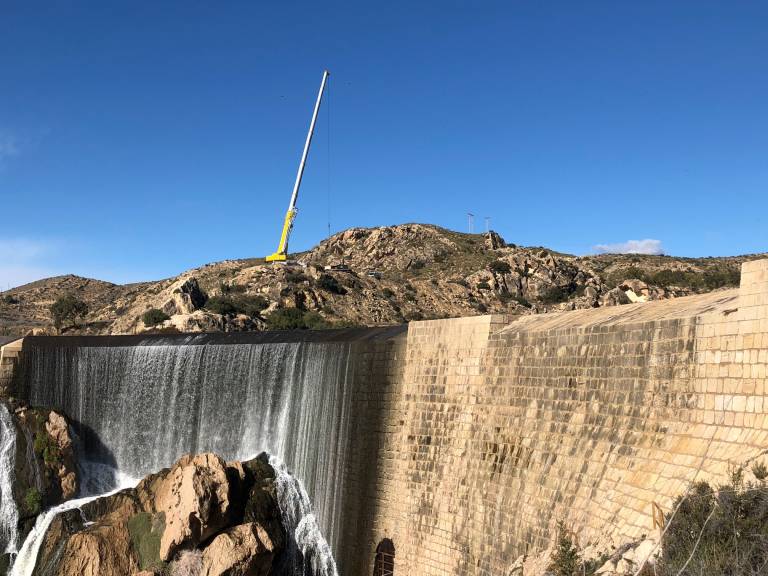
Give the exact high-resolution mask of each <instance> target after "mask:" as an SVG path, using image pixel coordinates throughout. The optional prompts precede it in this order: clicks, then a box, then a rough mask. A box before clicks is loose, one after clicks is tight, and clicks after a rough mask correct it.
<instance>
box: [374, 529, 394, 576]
mask: <svg viewBox="0 0 768 576" xmlns="http://www.w3.org/2000/svg"><path fill="white" fill-rule="evenodd" d="M394 574H395V544H394V543H393V542H392V540H390V539H389V538H384V540H382V541H381V542H379V545H378V546H376V561H375V562H374V563H373V576H394Z"/></svg>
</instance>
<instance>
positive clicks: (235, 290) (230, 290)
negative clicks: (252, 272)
mask: <svg viewBox="0 0 768 576" xmlns="http://www.w3.org/2000/svg"><path fill="white" fill-rule="evenodd" d="M247 289H248V287H247V286H243V285H242V284H227V283H225V282H221V283H220V284H219V292H221V293H222V294H242V293H244V292H245V291H246V290H247Z"/></svg>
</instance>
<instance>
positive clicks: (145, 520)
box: [128, 512, 166, 571]
mask: <svg viewBox="0 0 768 576" xmlns="http://www.w3.org/2000/svg"><path fill="white" fill-rule="evenodd" d="M163 530H165V515H164V514H162V513H158V514H150V513H149V512H141V513H139V514H136V515H135V516H133V517H131V518H130V519H129V520H128V533H129V534H130V535H131V547H132V548H133V550H134V552H135V553H136V556H137V558H138V561H139V568H140V569H142V570H161V571H162V570H164V569H165V567H166V564H165V562H163V561H162V560H161V559H160V538H161V537H162V535H163Z"/></svg>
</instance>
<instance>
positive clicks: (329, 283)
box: [317, 274, 347, 295]
mask: <svg viewBox="0 0 768 576" xmlns="http://www.w3.org/2000/svg"><path fill="white" fill-rule="evenodd" d="M317 287H318V288H320V289H321V290H325V291H326V292H331V293H333V294H342V295H343V294H346V293H347V290H346V289H345V288H344V286H342V285H341V284H339V281H338V280H336V278H334V277H333V276H331V275H330V274H321V275H320V278H318V279H317Z"/></svg>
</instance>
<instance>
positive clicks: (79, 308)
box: [51, 294, 88, 330]
mask: <svg viewBox="0 0 768 576" xmlns="http://www.w3.org/2000/svg"><path fill="white" fill-rule="evenodd" d="M86 314H88V304H86V303H85V302H83V301H82V300H80V299H79V298H77V297H76V296H73V295H72V294H67V295H65V296H62V297H60V298H59V299H57V300H56V301H55V302H54V303H53V304H52V305H51V319H52V320H53V325H54V326H55V327H56V329H57V330H61V329H62V328H63V327H64V325H65V323H67V322H70V323H71V324H72V325H73V326H76V325H77V320H78V318H85V315H86Z"/></svg>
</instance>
